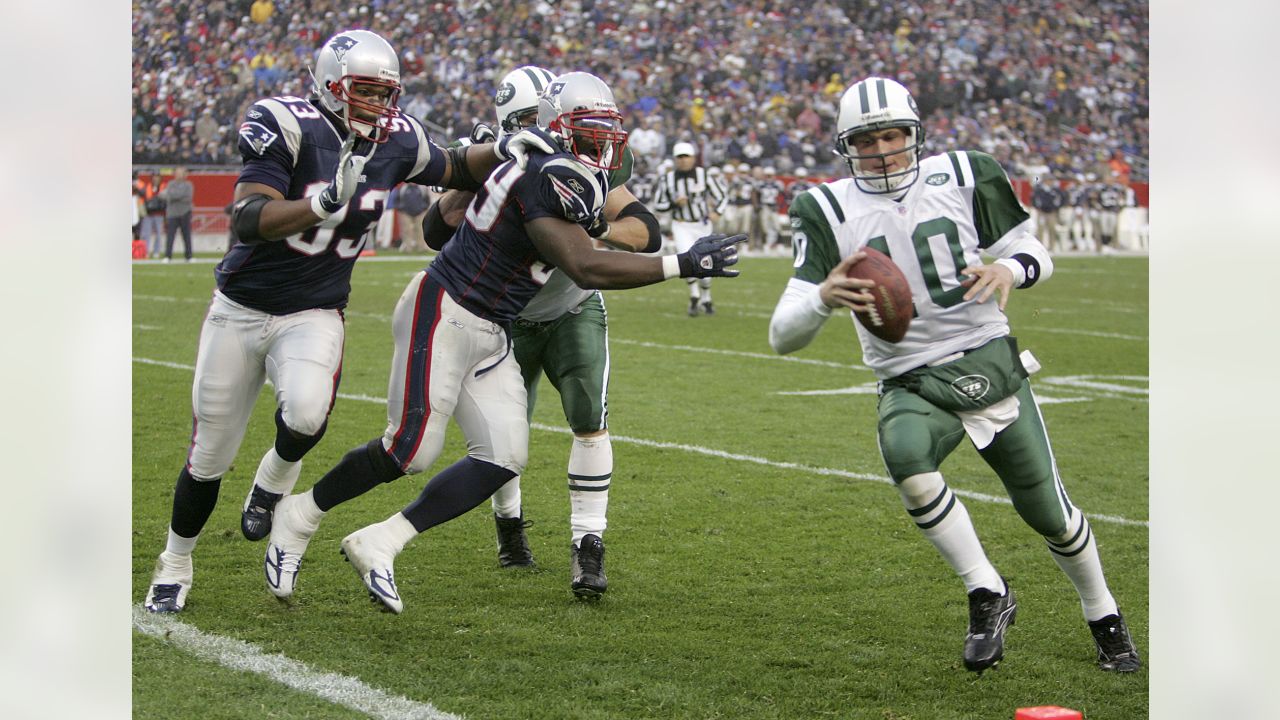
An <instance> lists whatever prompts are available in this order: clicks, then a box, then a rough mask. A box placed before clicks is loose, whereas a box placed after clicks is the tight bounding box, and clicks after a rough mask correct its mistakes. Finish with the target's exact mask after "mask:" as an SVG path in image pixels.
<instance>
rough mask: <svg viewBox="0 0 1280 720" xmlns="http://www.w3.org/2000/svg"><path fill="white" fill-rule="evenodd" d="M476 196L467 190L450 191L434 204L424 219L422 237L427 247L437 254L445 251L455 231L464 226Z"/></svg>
mask: <svg viewBox="0 0 1280 720" xmlns="http://www.w3.org/2000/svg"><path fill="white" fill-rule="evenodd" d="M475 196H476V194H475V193H473V192H468V191H466V190H450V191H448V192H446V193H445V194H444V195H442V196H441V197H440V199H439V200H437V201H436V202H434V203H432V205H431V208H430V209H428V210H427V214H426V215H424V216H423V218H422V237H423V239H424V240H426V242H427V247H429V248H431V249H432V250H435V251H437V252H439V251H440V250H443V249H444V246H445V243H447V242H449V240H450V239H452V238H453V233H454V231H455V230H457V229H458V226H459V225H461V224H462V221H463V219H464V218H465V217H466V215H467V206H468V205H470V204H471V200H472V198H474V197H475Z"/></svg>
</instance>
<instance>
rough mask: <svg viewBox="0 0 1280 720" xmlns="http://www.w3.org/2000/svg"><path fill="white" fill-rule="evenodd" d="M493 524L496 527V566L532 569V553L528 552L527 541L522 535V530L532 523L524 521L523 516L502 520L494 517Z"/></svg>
mask: <svg viewBox="0 0 1280 720" xmlns="http://www.w3.org/2000/svg"><path fill="white" fill-rule="evenodd" d="M493 522H494V523H495V524H496V525H497V526H498V564H499V565H501V566H502V567H504V568H509V567H524V568H531V567H533V566H534V562H533V552H532V551H530V550H529V539H528V538H526V537H525V535H524V529H525V528H527V527H529V526H530V525H532V524H533V521H532V520H525V519H524V517H523V516H520V517H513V518H502V517H498V516H497V515H494V516H493Z"/></svg>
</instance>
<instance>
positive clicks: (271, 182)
mask: <svg viewBox="0 0 1280 720" xmlns="http://www.w3.org/2000/svg"><path fill="white" fill-rule="evenodd" d="M239 134H240V139H239V140H238V141H237V145H236V147H237V149H239V151H240V158H241V160H242V161H243V162H244V167H242V168H241V169H240V176H239V178H237V180H236V182H237V183H242V182H253V183H261V184H263V185H267V186H269V187H272V188H275V189H276V190H278V191H280V194H281V195H284V196H286V197H288V194H289V181H290V178H291V177H292V175H293V154H292V153H291V152H290V151H289V147H288V142H287V138H284V137H282V135H283V134H284V131H283V130H281V128H280V123H279V121H278V120H277V118H276V115H275V112H274V111H273V109H272V108H269V107H267V106H266V105H262V104H254V105H251V106H250V107H249V109H248V110H246V111H245V118H244V122H242V123H240V131H239Z"/></svg>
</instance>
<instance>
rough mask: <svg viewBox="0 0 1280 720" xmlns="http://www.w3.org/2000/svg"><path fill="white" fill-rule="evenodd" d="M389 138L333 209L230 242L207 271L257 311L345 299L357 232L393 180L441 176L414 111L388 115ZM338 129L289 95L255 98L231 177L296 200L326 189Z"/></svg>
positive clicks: (358, 244)
mask: <svg viewBox="0 0 1280 720" xmlns="http://www.w3.org/2000/svg"><path fill="white" fill-rule="evenodd" d="M392 123H393V126H392V132H391V133H390V139H389V140H388V141H387V142H386V143H383V144H381V145H376V146H375V147H374V150H373V154H372V156H371V157H370V158H369V161H368V162H367V163H366V164H365V166H364V175H363V176H362V177H361V179H360V184H359V186H358V188H357V189H356V194H355V196H354V197H353V198H352V199H351V202H350V203H348V204H347V206H346V207H343V208H342V209H340V210H338V212H336V213H334V214H333V216H332V217H330V218H329V219H327V220H325V221H324V222H322V223H320V224H319V225H316V226H314V227H310V228H307V229H306V230H304V231H302V232H301V233H299V234H297V235H293V236H291V237H288V238H285V239H283V240H279V241H274V242H265V243H260V244H257V245H246V244H244V243H241V242H237V243H236V244H235V245H233V246H232V248H231V249H230V250H229V251H227V254H226V256H225V257H223V258H222V262H220V263H218V267H217V268H216V269H215V270H214V277H215V278H216V279H217V282H218V289H219V290H221V291H222V292H223V294H225V295H226V296H227V297H229V298H231V299H232V300H235V301H236V302H238V303H240V304H241V305H245V306H248V307H251V308H254V309H255V310H261V311H263V312H268V313H271V314H273V315H286V314H289V313H294V312H299V311H301V310H310V309H314V308H322V309H334V308H342V307H345V306H346V304H347V296H348V295H349V294H350V293H351V270H352V266H353V265H354V264H355V261H356V258H357V257H359V256H360V250H361V248H362V247H363V245H364V241H365V233H367V232H368V231H369V230H371V229H372V228H373V226H374V224H375V223H377V222H378V218H379V217H381V215H382V211H383V207H384V206H385V204H386V201H387V196H388V194H389V193H390V192H391V188H393V187H395V186H396V185H397V184H399V183H401V182H405V181H407V182H412V183H418V184H421V185H439V184H440V180H441V176H442V175H443V174H444V169H445V165H446V160H445V152H444V150H442V149H441V148H440V147H438V146H436V145H435V144H434V143H432V142H431V139H430V137H429V136H428V135H427V133H426V131H425V130H424V129H423V128H422V125H421V123H419V122H418V121H417V120H416V119H414V118H412V117H410V116H408V115H401V116H400V117H397V118H395V119H394V120H393V121H392ZM343 138H344V136H343V135H342V134H340V133H339V131H338V129H337V128H336V127H335V125H334V121H332V120H330V116H328V115H326V114H324V113H322V112H321V111H320V109H319V108H318V107H316V105H315V104H313V103H311V102H309V101H308V100H304V99H303V98H297V97H275V98H269V99H264V100H259V101H258V102H257V103H255V104H253V105H252V106H250V107H249V109H248V110H247V111H246V112H245V118H244V122H243V123H242V124H241V125H240V143H239V146H240V155H241V157H242V158H243V161H244V167H243V168H242V169H241V170H240V177H239V178H238V179H237V180H236V182H238V183H241V182H253V183H262V184H263V185H269V186H271V187H273V188H275V189H276V190H279V191H280V193H281V194H283V195H284V197H285V199H287V200H297V199H300V198H304V197H309V196H311V195H315V194H317V193H319V192H320V191H322V190H324V188H325V186H326V185H328V184H329V182H330V181H331V180H332V179H333V173H334V169H335V168H336V167H337V165H338V150H339V149H340V148H341V146H342V141H343Z"/></svg>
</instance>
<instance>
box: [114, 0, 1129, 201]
mask: <svg viewBox="0 0 1280 720" xmlns="http://www.w3.org/2000/svg"><path fill="white" fill-rule="evenodd" d="M356 27H364V28H368V29H370V30H373V31H375V32H378V33H380V34H382V35H383V36H384V37H386V38H387V39H388V40H389V41H390V42H391V43H392V44H393V45H394V46H395V48H396V49H397V50H398V51H399V53H400V56H401V75H402V82H403V84H404V88H405V89H404V93H403V95H402V96H401V100H400V106H401V108H402V109H404V110H405V111H406V112H409V113H412V114H413V115H415V116H416V117H418V118H420V119H422V120H423V121H424V122H425V123H426V124H427V125H428V127H429V128H431V129H432V132H433V133H435V134H437V136H436V139H437V141H438V142H444V141H445V140H447V139H449V138H452V137H457V136H461V135H465V134H466V133H467V131H468V130H469V129H470V127H471V125H472V124H473V123H474V122H476V121H482V120H483V121H487V122H490V123H492V122H493V121H494V117H493V115H494V113H493V110H492V98H493V93H494V90H495V88H496V85H497V82H498V80H499V79H500V78H501V77H502V76H503V75H504V74H505V73H506V72H508V71H510V70H511V69H513V68H515V67H517V66H520V65H525V64H535V65H542V66H544V67H547V68H549V69H551V70H552V71H554V72H565V71H568V70H586V71H589V72H592V73H595V74H596V75H599V76H600V77H601V78H603V79H604V80H605V81H606V82H608V83H609V84H610V85H611V86H612V88H613V91H614V94H615V95H616V97H617V100H618V104H619V106H620V107H621V108H622V109H623V112H624V114H625V116H626V123H627V127H628V129H630V130H631V131H632V133H633V134H632V141H631V142H632V147H633V149H634V151H635V153H636V155H637V158H638V162H639V163H640V165H639V167H638V173H639V174H645V173H650V172H652V171H653V170H654V169H655V167H654V166H655V165H656V164H657V162H659V161H661V160H662V159H665V158H666V157H667V156H668V154H669V152H670V149H671V147H672V145H674V144H675V143H676V142H680V141H690V142H693V143H695V144H696V145H697V146H698V148H699V150H700V155H701V160H702V162H703V163H704V164H706V165H715V166H719V165H722V164H731V163H735V164H736V163H747V164H749V165H750V166H751V167H753V168H754V167H765V166H768V167H771V168H773V169H774V170H775V171H776V172H777V173H778V174H779V175H788V176H793V175H796V174H799V173H796V170H798V169H801V168H803V169H804V170H805V171H806V172H807V174H808V175H809V176H811V177H812V176H827V177H831V176H839V175H842V174H843V173H844V167H843V165H837V162H836V158H835V157H834V156H833V155H832V154H831V151H830V148H831V138H832V136H833V132H834V125H835V115H836V108H837V104H838V101H839V98H840V95H841V93H842V92H843V91H844V89H845V88H846V87H847V86H848V85H849V84H850V83H852V82H854V81H856V80H857V79H859V78H861V77H864V76H866V75H871V74H882V75H886V76H889V77H894V78H897V79H899V80H900V81H901V82H903V83H904V84H905V85H907V87H908V88H910V89H911V90H912V91H913V93H914V95H915V97H916V100H917V102H918V103H919V105H920V110H921V114H922V115H923V116H924V119H925V127H926V129H927V133H928V146H929V151H930V152H941V151H945V150H949V149H954V148H963V149H981V150H985V151H987V152H989V153H991V154H992V155H994V156H995V157H996V158H997V159H998V160H1000V162H1001V163H1002V164H1003V165H1004V167H1005V168H1006V169H1007V170H1008V172H1009V173H1010V175H1012V176H1015V177H1028V178H1030V177H1039V176H1041V175H1043V174H1045V173H1051V174H1052V175H1053V176H1055V177H1058V178H1062V179H1077V178H1078V179H1080V180H1083V179H1085V178H1086V177H1087V176H1090V175H1092V176H1093V178H1090V179H1091V180H1092V179H1094V178H1096V179H1097V180H1099V181H1102V180H1103V179H1106V180H1114V181H1116V182H1118V183H1120V184H1128V183H1129V182H1130V181H1131V180H1132V181H1145V180H1146V179H1147V158H1148V144H1147V143H1148V132H1147V128H1148V88H1147V78H1148V38H1149V33H1148V27H1147V3H1146V2H1145V0H1102V1H1097V0H1091V1H1086V0H1016V1H1015V0H977V1H974V2H964V3H954V2H951V0H892V1H890V0H816V1H815V2H809V3H795V2H777V1H774V0H707V1H706V2H681V1H678V0H561V1H559V2H550V1H548V0H534V1H533V2H530V1H529V0H486V1H483V2H463V3H456V2H435V3H432V2H421V1H418V2H414V1H411V0H369V1H368V2H365V3H363V4H356V3H351V2H340V1H337V0H274V1H273V0H256V1H255V0H199V1H197V0H148V1H147V2H145V3H138V2H135V3H134V11H133V43H134V53H133V155H134V162H135V163H136V164H185V165H192V166H194V165H228V166H235V165H238V163H239V157H238V154H237V152H236V146H235V141H236V128H237V127H238V125H239V123H240V120H241V115H242V113H243V111H244V109H245V108H246V107H247V105H248V104H249V103H251V102H252V101H253V100H255V99H257V98H258V97H262V96H267V95H305V94H306V93H307V92H308V90H309V88H310V84H311V81H310V76H309V74H308V70H307V68H308V66H309V65H310V64H311V63H312V62H313V58H314V56H315V52H316V48H317V47H318V45H319V44H320V43H321V42H322V41H323V40H324V39H325V38H327V37H329V36H330V35H332V34H334V33H335V32H337V31H339V30H344V29H350V28H356Z"/></svg>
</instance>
